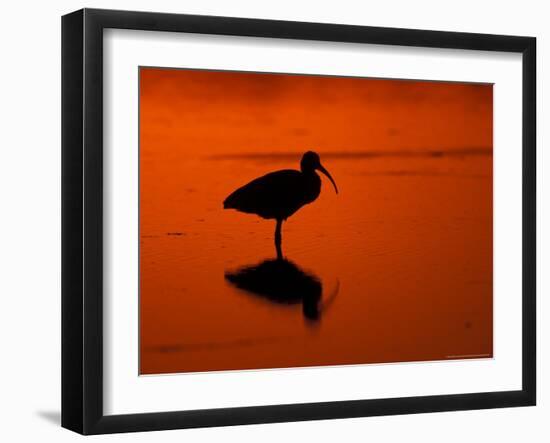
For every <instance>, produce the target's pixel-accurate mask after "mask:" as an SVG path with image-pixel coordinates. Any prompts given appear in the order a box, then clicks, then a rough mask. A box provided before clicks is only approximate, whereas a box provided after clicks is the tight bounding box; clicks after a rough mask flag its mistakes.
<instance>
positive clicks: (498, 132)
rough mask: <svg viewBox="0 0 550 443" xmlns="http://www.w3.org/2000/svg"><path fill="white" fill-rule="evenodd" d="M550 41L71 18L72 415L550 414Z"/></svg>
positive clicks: (122, 418)
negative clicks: (543, 209)
mask: <svg viewBox="0 0 550 443" xmlns="http://www.w3.org/2000/svg"><path fill="white" fill-rule="evenodd" d="M535 50H536V41H535V39H534V38H532V37H517V36H502V35H485V34H468V33H454V32H439V31H422V30H410V29H388V28H375V27H362V26H349V25H341V24H319V23H299V22H285V21H271V20H256V19H243V18H228V17H208V16H193V15H176V14H159V13H149V12H125V11H108V10H95V9H84V10H80V11H77V12H74V13H72V14H68V15H66V16H64V17H63V19H62V59H63V62H62V91H63V93H62V145H63V146H62V161H63V164H62V173H63V178H62V187H63V193H62V200H63V214H62V219H63V226H62V240H63V245H62V252H63V263H62V269H63V294H62V299H63V301H62V310H63V312H62V322H63V324H62V335H63V337H62V372H63V373H62V425H63V426H64V427H66V428H68V429H71V430H73V431H76V432H79V433H82V434H101V433H114V432H130V431H148V430H161V429H176V428H190V427H203V426H227V425H238V424H251V423H269V422H282V421H299V420H318V419H329V418H345V417H361V416H375V415H389V414H410V413H421V412H436V411H455V410H465V409H485V408H500V407H513V406H529V405H535V399H536V373H535V368H536V356H535V348H536V346H535V331H536V325H535V318H536V316H535V309H536V285H535V259H536V251H535V244H536V217H535V209H536V207H535V204H536V197H535V195H536V189H535V169H536V167H535V166H536V159H535V129H536V128H535V71H536V69H535V60H536V53H535Z"/></svg>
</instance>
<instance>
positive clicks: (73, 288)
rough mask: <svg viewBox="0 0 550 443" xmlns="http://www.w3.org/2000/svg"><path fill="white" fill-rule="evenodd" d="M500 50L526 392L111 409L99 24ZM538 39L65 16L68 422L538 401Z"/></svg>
mask: <svg viewBox="0 0 550 443" xmlns="http://www.w3.org/2000/svg"><path fill="white" fill-rule="evenodd" d="M107 28H119V29H133V30H149V31H172V32H192V33H199V34H217V35H227V36H251V37H270V38H280V39H301V40H318V41H332V42H353V43H369V44H378V45H399V46H417V47H431V48H455V49H471V50H482V51H503V52H512V53H520V54H522V64H523V80H522V81H523V98H522V100H523V104H522V106H523V108H522V126H523V139H522V150H523V165H522V166H523V190H522V193H523V194H522V195H523V216H522V220H523V233H522V236H523V237H522V240H523V257H522V263H523V265H522V273H523V274H522V275H523V283H522V285H523V293H522V334H523V335H522V389H521V390H517V391H506V392H478V393H464V394H456V395H435V396H420V397H403V398H391V399H371V400H356V401H333V402H324V403H307V404H290V405H266V406H260V407H236V408H224V409H209V410H191V411H175V412H174V411H170V412H160V413H142V414H130V415H104V413H103V407H102V404H103V342H102V340H103V338H102V337H103V334H102V325H103V318H102V315H103V299H102V282H103V280H102V278H103V276H102V268H103V246H102V245H103V228H102V223H103V197H102V193H103V181H102V177H103V148H102V138H103V121H102V120H103V111H102V109H103V88H102V82H103V78H102V77H103V39H102V36H103V30H104V29H107ZM535 66H536V39H535V38H533V37H516V36H504V35H485V34H471V33H456V32H440V31H423V30H411V29H390V28H377V27H364V26H349V25H338V24H319V23H301V22H288V21H274V20H257V19H244V18H228V17H210V16H196V15H179V14H161V13H149V12H127V11H110V10H98V9H83V10H79V11H76V12H73V13H71V14H68V15H65V16H63V18H62V426H63V427H65V428H68V429H71V430H73V431H76V432H79V433H82V434H103V433H115V432H132V431H151V430H161V429H177V428H193V427H210V426H228V425H239V424H253V423H272V422H283V421H299V420H319V419H330V418H346V417H362V416H379V415H390V414H411V413H424V412H436V411H457V410H466V409H485V408H501V407H512V406H530V405H535V403H536V353H535V350H536V342H535V340H536V336H535V335H536V334H535V332H536V283H535V277H536V276H535V272H536V143H535V132H536V120H535V112H536V102H535V99H536V97H535V95H536V90H535V84H536V69H535Z"/></svg>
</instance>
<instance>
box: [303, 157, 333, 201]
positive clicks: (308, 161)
mask: <svg viewBox="0 0 550 443" xmlns="http://www.w3.org/2000/svg"><path fill="white" fill-rule="evenodd" d="M300 168H301V169H302V172H313V171H315V170H318V171H321V172H322V173H323V174H325V175H326V176H327V177H328V179H329V180H330V181H331V183H332V185H333V186H334V190H335V191H336V193H337V194H338V188H337V187H336V183H335V182H334V180H333V179H332V176H331V175H330V173H329V172H328V171H327V170H326V169H325V168H324V167H323V165H322V164H321V157H319V154H317V153H316V152H313V151H307V152H306V153H305V154H304V155H303V156H302V160H301V161H300Z"/></svg>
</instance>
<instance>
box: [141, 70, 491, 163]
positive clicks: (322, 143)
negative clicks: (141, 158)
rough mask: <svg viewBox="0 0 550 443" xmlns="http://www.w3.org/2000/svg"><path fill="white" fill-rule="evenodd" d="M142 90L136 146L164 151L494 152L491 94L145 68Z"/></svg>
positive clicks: (461, 88)
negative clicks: (185, 146) (188, 147)
mask: <svg viewBox="0 0 550 443" xmlns="http://www.w3.org/2000/svg"><path fill="white" fill-rule="evenodd" d="M140 88H141V89H140V91H141V101H142V107H141V125H142V127H141V143H145V144H146V143H148V142H149V141H150V140H151V138H152V139H154V140H155V141H156V142H159V141H162V148H161V149H166V150H171V149H178V148H180V147H181V144H182V143H192V144H193V146H194V147H196V148H197V149H204V150H205V152H208V153H210V154H217V153H219V152H226V151H227V150H234V151H235V150H236V151H257V150H262V151H266V152H269V151H272V152H277V151H288V150H302V149H303V147H306V146H307V147H315V148H316V149H318V150H319V151H323V150H330V151H333V150H346V151H355V150H365V149H453V148H464V147H474V148H480V147H481V148H487V147H488V148H490V147H492V86H490V85H483V84H458V83H443V82H439V83H438V82H424V81H396V80H378V79H362V78H341V77H320V76H299V75H269V74H263V75H261V74H260V75H259V74H255V73H240V72H215V71H186V70H176V69H150V68H142V69H141V71H140ZM144 105H145V106H144Z"/></svg>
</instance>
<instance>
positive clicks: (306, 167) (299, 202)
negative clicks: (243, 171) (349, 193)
mask: <svg viewBox="0 0 550 443" xmlns="http://www.w3.org/2000/svg"><path fill="white" fill-rule="evenodd" d="M316 170H318V171H321V172H322V173H323V174H325V175H326V176H327V177H328V179H329V180H330V181H331V182H332V184H333V186H334V190H335V191H336V193H337V194H338V188H337V187H336V183H335V182H334V180H333V179H332V177H331V175H330V173H329V172H328V171H327V170H326V169H325V168H324V167H323V165H321V159H320V158H319V154H317V153H316V152H312V151H308V152H306V153H305V154H304V155H303V156H302V160H301V161H300V171H296V170H294V169H283V170H281V171H275V172H271V173H269V174H266V175H264V176H263V177H259V178H257V179H255V180H252V181H251V182H250V183H248V184H246V185H244V186H242V187H241V188H239V189H237V190H236V191H235V192H233V193H232V194H231V195H230V196H229V197H227V198H226V199H225V200H224V202H223V207H224V209H236V210H237V211H240V212H245V213H248V214H256V215H259V216H260V217H262V218H265V219H275V220H276V225H275V248H276V250H277V258H279V259H282V258H283V253H282V249H281V242H282V234H281V228H282V224H283V221H285V220H286V219H287V218H288V217H290V216H291V215H292V214H294V213H295V212H296V211H297V210H298V209H300V208H301V207H302V206H304V205H306V204H308V203H311V202H313V201H315V200H316V199H317V197H319V194H320V192H321V178H320V177H319V176H318V175H317V173H316V172H315V171H316Z"/></svg>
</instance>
